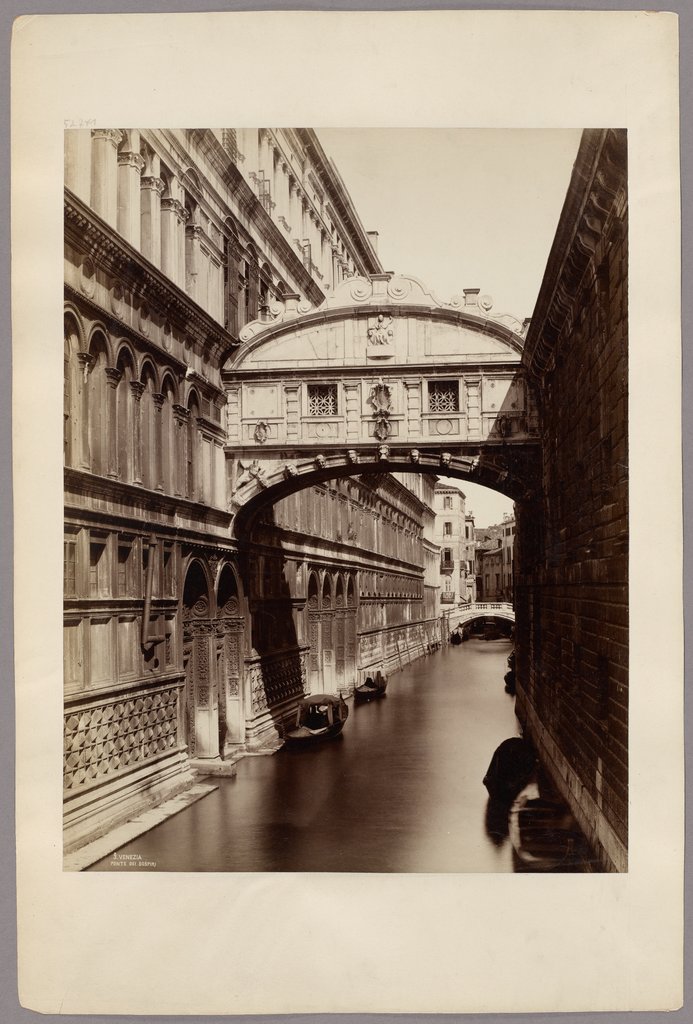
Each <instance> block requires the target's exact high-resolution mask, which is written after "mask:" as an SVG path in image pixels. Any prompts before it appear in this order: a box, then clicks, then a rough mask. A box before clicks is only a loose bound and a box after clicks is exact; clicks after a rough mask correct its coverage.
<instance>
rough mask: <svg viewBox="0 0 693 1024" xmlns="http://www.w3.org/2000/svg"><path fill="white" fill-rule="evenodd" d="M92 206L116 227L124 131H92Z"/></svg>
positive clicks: (104, 129) (110, 129)
mask: <svg viewBox="0 0 693 1024" xmlns="http://www.w3.org/2000/svg"><path fill="white" fill-rule="evenodd" d="M91 135H92V162H91V207H92V209H93V210H94V212H95V213H98V214H99V216H100V217H103V219H104V220H105V221H106V223H107V224H110V225H111V226H112V227H116V222H117V219H118V146H119V144H120V142H121V140H122V137H123V135H122V132H120V131H119V130H118V129H113V128H95V129H94V130H93V131H92V133H91Z"/></svg>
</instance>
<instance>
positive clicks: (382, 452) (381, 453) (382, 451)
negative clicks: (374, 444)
mask: <svg viewBox="0 0 693 1024" xmlns="http://www.w3.org/2000/svg"><path fill="white" fill-rule="evenodd" d="M378 458H379V459H380V460H381V461H382V460H384V459H389V458H390V446H389V445H387V444H381V445H380V446H379V447H378Z"/></svg>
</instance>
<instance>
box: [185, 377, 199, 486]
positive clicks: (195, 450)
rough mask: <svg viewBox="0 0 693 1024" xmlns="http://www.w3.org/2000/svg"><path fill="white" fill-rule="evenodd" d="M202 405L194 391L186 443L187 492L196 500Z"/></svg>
mask: <svg viewBox="0 0 693 1024" xmlns="http://www.w3.org/2000/svg"><path fill="white" fill-rule="evenodd" d="M199 415H200V406H199V404H198V401H197V396H196V395H195V394H194V393H193V394H192V395H191V396H190V398H189V399H188V428H187V437H186V445H185V493H186V495H187V497H188V498H190V499H191V500H193V501H195V500H197V497H198V490H199V482H198V476H199V437H198V429H197V419H198V416H199Z"/></svg>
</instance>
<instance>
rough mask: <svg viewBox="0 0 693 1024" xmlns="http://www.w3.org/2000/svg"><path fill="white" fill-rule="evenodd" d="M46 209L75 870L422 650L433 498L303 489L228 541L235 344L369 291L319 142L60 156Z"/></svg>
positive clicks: (362, 237) (129, 144)
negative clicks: (77, 855)
mask: <svg viewBox="0 0 693 1024" xmlns="http://www.w3.org/2000/svg"><path fill="white" fill-rule="evenodd" d="M64 202H65V207H64V209H65V306H64V462H65V537H64V599H65V600H64V664H65V671H64V684H65V708H64V712H65V713H64V737H65V742H64V796H65V802H64V822H65V849H66V850H71V849H75V848H77V847H78V846H80V845H81V844H83V843H85V842H87V841H89V840H90V839H91V838H94V837H95V836H97V835H99V834H102V833H104V832H105V831H107V830H108V829H109V828H110V827H112V826H113V825H114V824H116V823H117V822H119V821H122V820H125V819H127V818H128V817H130V816H132V815H133V814H136V813H139V812H140V811H141V810H142V809H143V807H145V806H147V805H151V804H154V803H157V802H159V801H161V800H162V799H164V798H165V797H166V796H168V795H171V794H173V793H174V792H177V791H180V790H182V789H185V788H186V787H188V786H189V785H190V784H191V782H192V780H193V778H194V777H195V776H194V773H195V771H196V770H198V771H200V770H201V771H203V772H204V771H207V772H210V771H214V770H219V771H223V770H224V768H225V766H227V765H228V764H229V761H230V760H231V759H233V758H234V757H235V756H237V755H239V754H242V753H243V752H245V751H248V750H257V749H263V748H265V747H269V748H271V747H272V746H273V745H276V743H277V742H278V739H279V736H280V734H281V729H282V725H283V723H284V721H285V720H286V719H287V718H288V717H289V715H290V714H291V712H292V710H293V708H294V707H295V704H296V701H297V700H298V698H299V697H300V696H301V695H302V694H303V693H305V692H309V691H314V692H319V691H321V690H323V689H328V690H332V691H336V690H340V691H342V692H344V693H346V694H348V693H349V692H350V691H352V690H353V686H354V683H355V682H357V681H358V680H359V679H360V678H362V677H363V675H365V674H367V673H368V672H369V671H373V670H375V669H376V668H383V669H384V670H385V671H388V670H389V669H391V668H394V667H395V666H399V665H401V664H403V663H406V662H407V661H409V660H411V659H412V658H413V657H417V656H419V655H420V654H421V653H423V652H424V651H425V650H426V649H428V646H429V645H430V644H431V642H433V641H434V640H435V639H436V629H437V624H436V608H437V603H436V587H435V581H434V579H432V573H431V566H432V565H435V563H436V560H437V557H438V556H437V550H436V548H435V543H434V541H433V520H434V514H433V511H432V504H433V487H434V483H435V477H434V476H433V475H432V474H431V475H422V476H420V477H417V478H412V482H411V483H410V482H409V481H410V478H409V477H397V476H396V475H394V474H389V473H383V474H382V475H381V476H377V477H369V478H365V477H364V478H360V477H352V478H349V479H343V480H327V481H324V482H319V483H317V484H315V485H314V486H312V487H307V488H305V489H303V490H299V491H296V492H295V493H291V494H287V495H286V496H285V497H282V498H281V500H279V501H277V502H276V504H275V505H273V506H272V507H271V508H269V509H266V510H265V511H264V512H263V514H262V515H261V516H260V517H259V518H258V520H257V522H256V523H255V524H254V525H253V527H252V531H250V532H249V533H248V535H246V536H243V537H237V536H235V535H234V531H233V520H234V515H235V512H236V506H235V504H234V499H233V487H232V486H231V480H230V477H231V475H232V473H233V472H235V469H234V467H233V459H231V458H230V457H229V454H228V452H227V450H226V447H227V444H228V431H229V429H230V427H231V428H233V427H234V417H235V416H236V411H235V408H233V409H230V407H229V403H228V393H229V374H228V372H227V373H226V374H225V376H224V377H223V376H222V371H223V370H224V367H225V365H226V364H227V361H228V360H229V358H230V356H231V355H232V354H233V353H234V352H237V351H238V347H239V345H240V344H241V342H240V341H239V335H240V333H241V331H242V330H243V328H244V327H245V326H246V325H247V324H249V323H251V322H254V321H262V320H263V319H265V318H267V319H269V318H270V316H271V315H272V310H273V309H274V307H275V304H276V303H277V302H279V301H280V300H282V299H284V297H285V296H292V301H294V302H296V303H298V305H299V307H300V306H301V304H305V305H306V307H308V306H312V307H316V306H319V305H320V304H321V303H322V302H323V301H324V300H325V299H326V298H327V297H329V295H330V294H331V293H332V292H333V291H334V289H335V288H336V287H337V286H338V285H340V284H341V283H342V282H343V281H344V280H346V279H347V278H349V277H352V276H355V277H369V276H371V277H372V276H373V275H378V274H382V272H383V268H382V266H381V264H380V262H379V260H378V256H377V252H376V250H375V248H374V236H373V235H372V234H370V235H369V233H368V232H366V231H365V230H364V228H363V226H362V225H361V222H360V220H359V218H358V215H357V213H356V211H355V209H354V207H353V204H352V202H351V200H350V197H349V195H348V193H347V192H346V190H345V188H344V186H343V184H342V183H341V179H339V177H338V175H337V174H336V173H335V171H334V169H333V167H332V165H331V164H330V162H329V160H328V159H327V157H326V155H325V153H324V152H323V150H322V147H321V146H320V143H319V140H318V138H317V136H316V134H315V133H314V132H312V131H311V130H307V129H301V130H290V129H277V130H271V129H261V130H250V129H242V130H241V129H223V130H218V131H211V130H200V129H195V130H168V129H165V130H127V129H110V128H108V129H94V130H92V131H83V130H75V131H68V132H66V134H65V200H64ZM405 481H406V483H405Z"/></svg>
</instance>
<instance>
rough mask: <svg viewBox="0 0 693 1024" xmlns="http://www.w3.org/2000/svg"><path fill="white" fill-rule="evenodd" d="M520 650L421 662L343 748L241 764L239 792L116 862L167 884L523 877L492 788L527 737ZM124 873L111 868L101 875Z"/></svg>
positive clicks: (105, 865)
mask: <svg viewBox="0 0 693 1024" xmlns="http://www.w3.org/2000/svg"><path fill="white" fill-rule="evenodd" d="M511 647H512V645H511V642H510V641H508V640H488V641H486V640H482V639H472V640H469V641H467V642H466V643H464V644H461V645H459V646H457V647H455V646H447V647H445V648H444V649H443V650H441V651H439V652H437V653H435V654H432V655H429V656H427V657H425V658H421V659H420V660H418V661H416V662H414V663H412V664H411V665H408V666H407V667H406V668H404V669H403V670H402V671H400V672H396V673H394V674H393V675H391V677H390V679H389V681H388V689H387V694H386V696H385V697H383V698H381V699H379V700H376V701H373V702H371V703H368V704H361V705H357V706H354V705H353V704H350V705H349V718H348V721H347V723H346V725H345V728H344V732H343V734H342V735H341V736H340V737H338V738H337V739H334V740H330V741H326V742H325V743H323V744H321V745H317V746H314V747H309V748H305V749H296V748H293V749H287V748H283V749H281V750H280V751H279V752H278V753H276V754H274V755H272V756H267V757H262V756H260V757H246V758H243V759H242V760H241V761H239V762H238V765H237V769H238V773H237V775H236V777H235V778H221V779H214V780H212V781H213V782H214V783H215V784H218V789H217V790H216V791H215V792H213V793H211V794H210V795H209V796H207V797H205V798H203V799H202V800H199V801H198V802H197V803H195V804H193V805H192V806H190V807H188V808H187V809H186V810H184V811H181V812H180V813H179V814H177V815H175V816H174V817H172V818H170V819H168V820H167V821H165V822H163V824H161V825H159V826H157V827H156V828H154V829H152V830H151V831H150V832H147V833H146V834H144V835H142V836H140V837H139V838H138V839H136V840H134V841H133V842H131V843H129V844H128V845H127V846H124V847H122V848H121V849H120V850H119V853H120V854H135V855H139V856H138V859H140V858H141V861H142V862H144V863H147V864H150V865H152V867H153V866H154V865H156V868H155V869H156V870H158V871H217V872H222V871H370V872H393V871H403V872H416V871H426V872H510V871H513V854H512V848H511V844H510V840H509V839H508V837H507V835H504V829H503V828H502V827H501V828H496V827H494V825H493V822H492V820H491V821H490V820H489V814H488V794H487V792H486V790H485V788H484V786H483V784H482V779H483V777H484V774H485V772H486V769H487V768H488V765H489V762H490V760H491V757H492V755H493V752H494V750H495V749H496V747H497V746H498V745H499V743H501V742H502V741H503V740H505V739H508V738H509V737H512V736H516V735H518V726H517V720H516V718H515V714H514V699H513V698H512V697H510V696H508V694H506V693H505V690H504V684H503V677H504V674H505V672H506V671H507V665H506V659H507V657H508V655H509V653H510V651H511ZM121 863H122V862H121ZM117 868H118V862H117V860H115V859H114V858H113V857H107V858H106V859H104V860H102V861H100V862H98V863H97V864H95V865H93V868H92V870H97V871H107V870H113V869H117Z"/></svg>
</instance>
